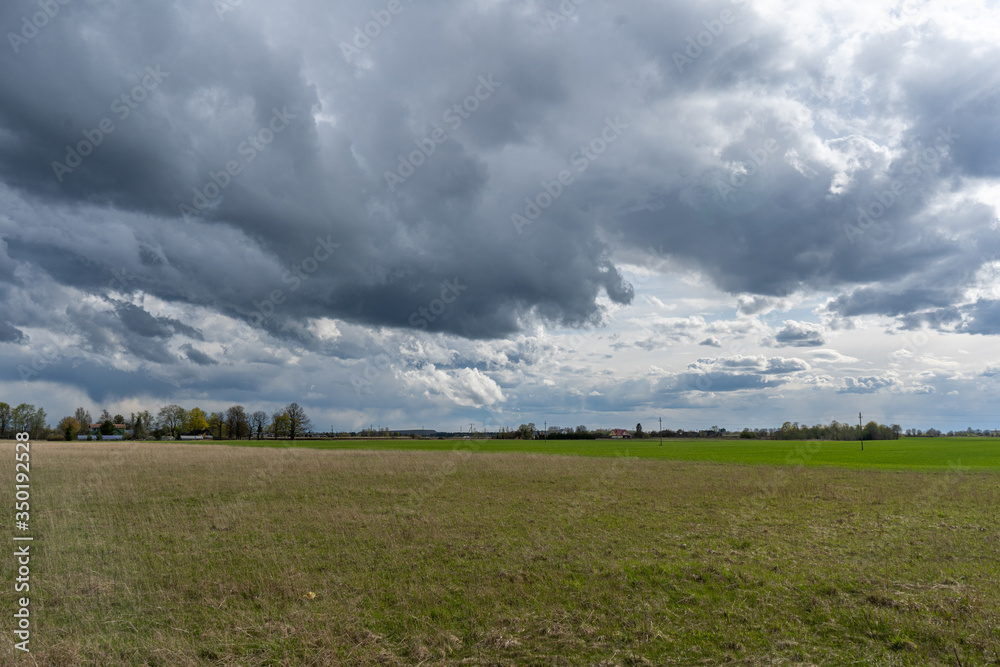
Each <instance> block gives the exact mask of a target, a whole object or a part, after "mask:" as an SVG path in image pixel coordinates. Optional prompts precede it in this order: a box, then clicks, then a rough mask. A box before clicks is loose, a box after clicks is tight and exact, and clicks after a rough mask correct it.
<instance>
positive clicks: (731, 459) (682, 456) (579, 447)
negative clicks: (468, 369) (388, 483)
mask: <svg viewBox="0 0 1000 667" xmlns="http://www.w3.org/2000/svg"><path fill="white" fill-rule="evenodd" d="M208 442H211V441H208ZM217 444H228V445H239V446H254V447H256V446H262V447H289V446H293V447H304V448H309V449H372V450H402V451H417V450H426V451H456V452H463V451H464V452H483V453H487V452H494V453H498V452H507V453H511V452H522V453H534V454H560V455H565V456H600V457H617V456H625V457H638V458H652V459H666V460H671V461H711V462H716V463H747V464H770V465H786V466H787V465H807V466H839V467H845V468H855V469H865V468H871V469H878V470H954V469H969V470H995V471H1000V438H966V437H961V438H902V439H900V440H870V441H865V445H864V451H861V443H860V442H858V441H825V440H740V439H729V440H713V439H707V438H701V439H692V440H685V439H669V438H668V439H664V440H663V446H662V447H661V446H660V441H659V440H549V441H545V440H435V439H427V440H411V439H394V440H393V439H384V440H383V439H379V438H375V439H372V440H360V439H359V440H298V441H295V442H288V441H284V440H279V441H274V440H261V441H257V440H253V441H249V440H235V441H223V442H219V443H217Z"/></svg>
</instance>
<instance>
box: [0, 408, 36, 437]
mask: <svg viewBox="0 0 1000 667" xmlns="http://www.w3.org/2000/svg"><path fill="white" fill-rule="evenodd" d="M46 420H47V417H46V414H45V410H43V409H42V408H36V407H35V406H34V405H31V404H30V403H21V404H20V405H18V406H17V407H13V408H12V407H11V406H10V405H8V404H7V403H0V438H12V437H14V434H15V433H24V432H27V433H29V434H30V435H31V438H32V439H37V438H39V437H42V436H44V435H46V431H47V430H48V426H47V424H46Z"/></svg>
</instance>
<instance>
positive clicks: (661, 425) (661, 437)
mask: <svg viewBox="0 0 1000 667" xmlns="http://www.w3.org/2000/svg"><path fill="white" fill-rule="evenodd" d="M662 446H663V417H660V447H662Z"/></svg>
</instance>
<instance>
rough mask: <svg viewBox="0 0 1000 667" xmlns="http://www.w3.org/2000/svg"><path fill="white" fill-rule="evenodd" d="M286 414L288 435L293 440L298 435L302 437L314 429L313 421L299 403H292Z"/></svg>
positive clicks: (286, 409)
mask: <svg viewBox="0 0 1000 667" xmlns="http://www.w3.org/2000/svg"><path fill="white" fill-rule="evenodd" d="M285 414H286V415H288V435H289V437H290V438H291V439H292V440H294V439H295V436H296V435H302V434H303V433H305V432H306V431H308V430H309V429H311V428H312V421H311V420H310V419H309V417H307V416H306V411H305V410H304V409H302V406H301V405H299V404H298V403H292V404H291V405H289V406H288V407H287V408H285Z"/></svg>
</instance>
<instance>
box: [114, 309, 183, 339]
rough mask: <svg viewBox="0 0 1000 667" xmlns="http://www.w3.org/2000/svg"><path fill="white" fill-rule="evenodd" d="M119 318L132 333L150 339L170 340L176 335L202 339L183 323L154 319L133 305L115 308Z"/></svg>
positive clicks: (167, 319) (161, 318)
mask: <svg viewBox="0 0 1000 667" xmlns="http://www.w3.org/2000/svg"><path fill="white" fill-rule="evenodd" d="M115 311H116V312H117V313H118V318H119V319H120V320H121V321H122V324H124V325H125V327H126V328H127V329H128V330H129V331H131V332H132V333H135V334H138V335H139V336H144V337H148V338H170V337H171V336H173V335H174V334H175V333H177V334H183V335H186V336H190V337H191V338H199V339H200V338H201V334H200V333H199V332H198V331H196V330H195V329H193V328H191V327H189V326H187V325H186V324H184V323H183V322H180V321H178V320H176V319H173V318H169V317H154V316H153V315H152V314H150V313H149V312H148V311H146V310H145V309H143V308H141V307H139V306H136V305H133V304H131V303H119V304H117V305H116V306H115Z"/></svg>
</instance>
